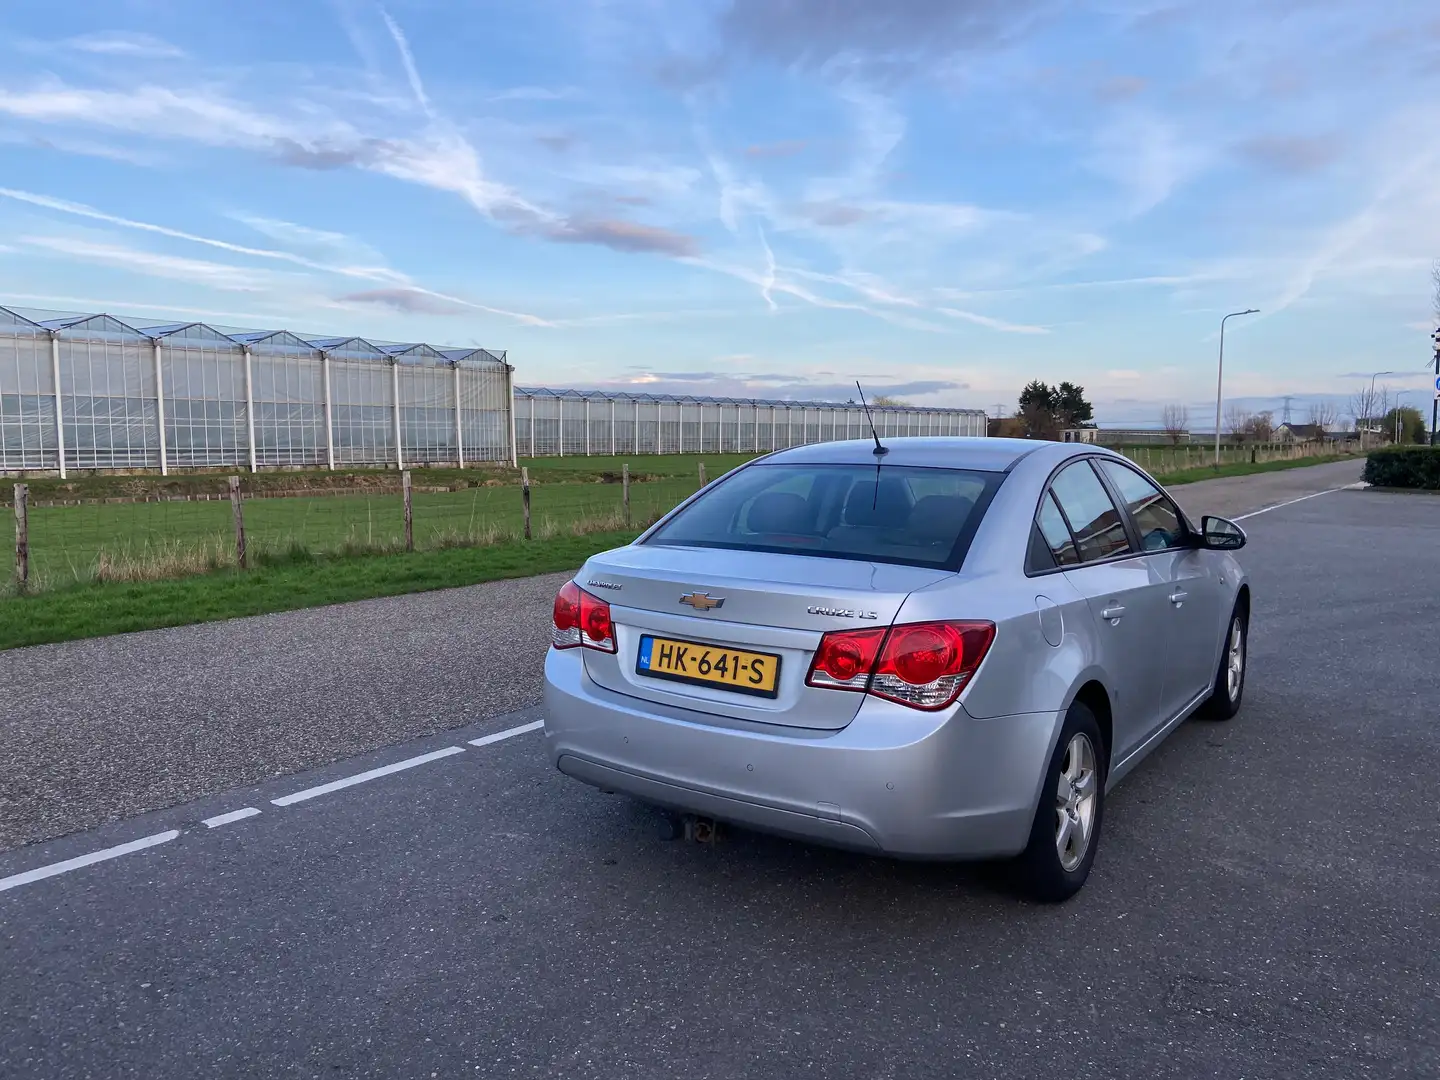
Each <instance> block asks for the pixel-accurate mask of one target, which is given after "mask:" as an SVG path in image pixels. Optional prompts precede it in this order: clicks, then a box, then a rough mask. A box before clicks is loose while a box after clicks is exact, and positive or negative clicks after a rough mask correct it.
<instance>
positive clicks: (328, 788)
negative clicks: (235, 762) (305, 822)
mask: <svg viewBox="0 0 1440 1080" xmlns="http://www.w3.org/2000/svg"><path fill="white" fill-rule="evenodd" d="M464 752H465V748H464V747H463V746H447V747H445V749H443V750H434V751H431V752H430V753H428V754H421V755H420V756H419V757H412V758H406V759H405V760H404V761H397V762H395V763H394V764H393V765H382V766H380V768H378V769H371V770H370V771H369V772H362V773H356V774H355V775H354V776H347V777H345V778H343V779H341V780H332V781H331V782H330V783H328V784H321V785H320V786H319V787H312V788H306V789H305V790H304V791H297V792H295V793H294V794H293V795H283V796H281V797H280V798H278V799H271V800H270V801H271V802H272V803H274V804H275V805H276V806H291V805H293V804H295V803H298V802H304V801H305V800H307V799H313V798H315V797H316V796H318V795H328V794H330V792H332V791H340V790H341V789H342V788H347V787H354V786H355V785H356V784H363V783H365V782H366V781H368V780H376V779H379V778H380V777H382V776H389V775H390V774H391V773H397V772H404V771H405V770H406V769H413V768H415V767H416V766H417V765H426V764H428V763H429V762H432V761H438V760H439V759H440V758H446V757H449V756H450V755H451V754H463V753H464Z"/></svg>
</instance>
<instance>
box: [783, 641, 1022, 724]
mask: <svg viewBox="0 0 1440 1080" xmlns="http://www.w3.org/2000/svg"><path fill="white" fill-rule="evenodd" d="M994 640H995V624H994V623H988V622H927V623H909V624H906V625H902V626H895V627H892V628H890V629H889V630H888V631H887V630H840V631H836V632H834V633H829V634H826V635H825V636H824V637H823V638H821V639H820V647H819V648H818V649H816V650H815V659H814V661H813V662H812V663H811V665H810V673H809V675H807V676H806V678H805V683H806V685H807V686H814V687H817V688H820V689H825V690H854V691H858V692H860V693H870V694H874V695H875V696H876V697H881V698H885V699H886V700H888V701H894V702H898V703H899V704H901V705H908V706H910V707H911V708H914V709H927V710H931V709H943V708H945V707H947V706H949V705H951V704H953V703H954V701H955V699H956V698H958V697H959V696H960V691H961V690H963V689H964V688H965V684H966V682H967V681H969V679H970V676H972V675H974V674H975V671H976V669H977V668H979V666H980V662H981V661H982V660H984V659H985V654H986V653H987V652H988V651H989V650H990V643H991V642H993V641H994Z"/></svg>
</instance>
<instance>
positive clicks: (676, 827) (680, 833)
mask: <svg viewBox="0 0 1440 1080" xmlns="http://www.w3.org/2000/svg"><path fill="white" fill-rule="evenodd" d="M682 838H683V839H685V840H688V841H690V842H691V843H692V844H706V845H711V846H713V845H714V844H715V843H717V842H718V841H719V839H720V825H719V823H718V822H716V821H715V820H713V819H711V818H705V817H699V816H697V815H695V814H671V813H665V814H662V815H661V818H660V839H661V840H679V839H682Z"/></svg>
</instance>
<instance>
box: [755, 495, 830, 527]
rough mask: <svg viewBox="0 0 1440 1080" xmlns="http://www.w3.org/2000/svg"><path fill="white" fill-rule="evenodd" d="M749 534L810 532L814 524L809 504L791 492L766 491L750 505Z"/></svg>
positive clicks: (802, 497)
mask: <svg viewBox="0 0 1440 1080" xmlns="http://www.w3.org/2000/svg"><path fill="white" fill-rule="evenodd" d="M748 520H749V524H750V531H751V532H759V533H805V532H812V531H814V530H813V525H814V522H813V520H812V519H811V516H810V504H809V503H808V502H806V501H805V498H804V496H801V495H796V494H795V493H794V492H793V491H767V492H766V493H765V494H764V495H759V496H757V497H756V499H755V501H754V502H753V503H751V504H750V515H749V519H748Z"/></svg>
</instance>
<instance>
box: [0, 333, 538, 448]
mask: <svg viewBox="0 0 1440 1080" xmlns="http://www.w3.org/2000/svg"><path fill="white" fill-rule="evenodd" d="M45 314H46V313H37V312H28V313H22V312H20V311H16V310H15V309H12V308H0V471H18V470H27V471H28V470H46V471H52V470H53V471H58V472H59V473H60V474H61V475H62V476H63V475H65V474H66V472H67V471H68V470H70V469H94V470H132V469H158V470H159V471H160V472H161V473H168V472H169V471H170V470H171V469H173V468H186V469H191V468H216V467H229V468H248V469H250V470H252V471H254V470H257V469H260V468H265V467H291V468H294V467H308V468H332V469H333V468H338V467H346V466H376V465H386V466H392V467H393V466H401V467H404V466H410V465H416V466H419V465H429V464H442V463H443V464H449V465H454V464H457V463H459V464H464V463H469V462H477V463H478V462H488V461H513V447H514V436H513V432H512V430H511V427H510V408H509V402H510V396H511V395H510V387H511V376H512V374H513V369H512V368H511V367H510V366H509V365H508V364H507V363H506V362H505V354H504V353H503V352H502V353H493V352H490V351H488V350H486V349H444V348H439V349H437V348H434V347H432V346H430V345H424V344H415V343H411V344H396V343H390V342H375V341H367V340H365V339H363V338H358V337H351V338H306V337H302V336H300V335H297V334H293V333H291V332H289V331H287V330H250V331H239V330H236V331H226V330H221V329H217V328H216V327H214V326H210V325H207V324H205V323H199V322H193V323H143V322H130V321H121V320H120V319H117V318H115V317H113V316H111V315H66V316H63V317H59V318H45V317H44V315H45Z"/></svg>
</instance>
